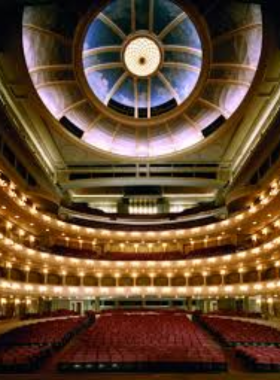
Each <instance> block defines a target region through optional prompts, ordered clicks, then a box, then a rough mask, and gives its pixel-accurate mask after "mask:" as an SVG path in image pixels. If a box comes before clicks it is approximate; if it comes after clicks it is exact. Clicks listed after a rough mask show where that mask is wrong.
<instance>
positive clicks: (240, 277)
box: [238, 268, 244, 284]
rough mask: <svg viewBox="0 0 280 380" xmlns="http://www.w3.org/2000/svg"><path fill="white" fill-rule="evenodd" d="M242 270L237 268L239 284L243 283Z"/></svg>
mask: <svg viewBox="0 0 280 380" xmlns="http://www.w3.org/2000/svg"><path fill="white" fill-rule="evenodd" d="M243 272H244V269H243V268H240V269H238V273H239V282H240V284H243Z"/></svg>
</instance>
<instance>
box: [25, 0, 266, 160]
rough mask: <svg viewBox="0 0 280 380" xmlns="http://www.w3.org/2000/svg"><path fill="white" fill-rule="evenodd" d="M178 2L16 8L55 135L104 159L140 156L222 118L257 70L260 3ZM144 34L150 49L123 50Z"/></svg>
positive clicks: (196, 134)
mask: <svg viewBox="0 0 280 380" xmlns="http://www.w3.org/2000/svg"><path fill="white" fill-rule="evenodd" d="M131 4H135V6H134V7H132V6H131ZM180 4H182V5H181V7H179V6H178V5H177V3H176V2H173V1H171V0H155V1H150V2H147V1H143V0H136V1H135V2H129V1H121V0H115V1H113V2H108V3H107V6H106V7H105V8H103V9H102V8H101V7H100V6H98V5H97V4H93V5H92V6H93V9H88V12H84V11H83V12H80V13H79V12H77V14H73V13H71V14H69V15H68V14H64V13H63V12H61V10H60V9H59V7H57V6H54V5H51V6H50V5H49V6H44V7H25V10H24V15H23V47H24V55H25V59H26V64H27V68H28V70H29V74H30V76H31V79H32V82H33V84H34V86H35V88H36V90H37V93H38V95H39V97H40V98H41V100H42V102H43V103H44V105H45V106H46V108H47V109H48V111H49V112H50V113H51V114H52V116H53V117H54V118H55V119H56V121H57V122H58V123H57V124H56V126H57V127H59V129H60V131H64V133H66V134H67V135H68V136H72V137H74V140H73V139H72V141H76V143H77V144H79V143H83V144H82V145H81V147H82V146H85V144H86V146H87V147H90V148H92V151H93V152H94V151H95V152H98V153H99V154H100V153H101V154H102V153H103V154H105V155H106V157H108V154H109V155H110V156H111V155H114V156H116V157H125V158H129V159H135V158H141V159H142V160H148V159H151V158H152V159H155V158H160V157H166V156H169V157H170V156H171V155H172V156H173V157H176V156H178V154H181V153H185V152H186V151H187V150H188V149H189V148H193V147H194V146H195V147H196V146H197V147H200V144H198V143H200V142H203V141H205V140H207V141H208V137H209V136H212V135H215V136H218V133H216V132H217V131H218V130H220V129H224V128H225V125H229V124H230V123H228V121H230V120H231V118H232V116H233V115H234V114H235V112H236V111H237V110H238V108H239V107H240V106H241V104H242V103H243V101H244V99H245V97H246V96H247V94H248V92H249V90H250V88H251V86H252V83H253V81H254V78H255V76H256V72H257V69H258V67H259V63H260V58H261V53H262V44H263V20H262V12H261V7H260V6H259V5H256V4H251V5H247V4H242V3H238V2H230V3H229V4H226V5H223V4H220V3H219V4H218V5H217V6H215V7H213V10H211V11H209V12H207V13H206V14H205V15H202V14H201V13H199V9H196V8H195V7H193V6H192V7H190V6H188V5H186V4H183V3H180ZM85 13H86V16H85ZM65 20H68V21H67V22H66V21H65ZM217 20H219V22H217ZM143 38H144V41H149V44H150V45H151V46H152V49H150V50H148V51H149V53H147V51H145V53H144V54H145V55H144V56H138V53H137V55H136V56H133V55H131V54H130V53H131V51H132V48H133V47H134V44H137V43H139V41H143V40H142V39H143ZM147 54H148V55H147ZM128 57H130V58H128ZM135 59H136V60H137V59H138V61H134V60H135ZM139 59H140V61H139ZM148 60H149V61H150V63H149V64H147V63H148V62H147V61H148ZM151 60H152V61H151ZM159 60H160V62H159ZM133 62H134V63H133ZM135 62H138V63H137V64H136V66H135ZM141 62H142V64H141ZM146 62H147V63H146ZM139 63H140V64H139ZM131 65H132V66H133V67H131ZM140 67H141V70H144V71H143V72H142V73H140V71H139V70H140ZM146 69H147V71H145V70H146ZM135 74H136V75H135ZM212 141H213V139H212Z"/></svg>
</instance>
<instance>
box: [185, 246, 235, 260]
mask: <svg viewBox="0 0 280 380" xmlns="http://www.w3.org/2000/svg"><path fill="white" fill-rule="evenodd" d="M235 252H236V246H235V245H232V244H226V245H218V246H215V247H205V248H199V249H193V250H191V251H190V252H189V253H188V254H187V259H192V260H194V259H203V258H205V257H215V256H223V255H230V254H232V253H235Z"/></svg>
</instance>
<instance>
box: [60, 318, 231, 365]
mask: <svg viewBox="0 0 280 380" xmlns="http://www.w3.org/2000/svg"><path fill="white" fill-rule="evenodd" d="M58 368H59V370H60V371H64V372H66V371H67V372H69V371H101V372H102V371H105V372H107V371H114V372H115V371H121V372H123V371H225V370H226V368H227V365H226V360H225V357H224V354H223V351H222V349H221V348H220V347H219V346H218V345H217V343H215V342H214V341H213V340H212V339H211V338H210V337H209V336H208V335H207V334H206V333H205V332H204V331H203V330H202V329H200V327H198V326H197V325H195V324H194V323H192V322H191V321H190V320H189V319H188V317H187V316H186V315H185V314H183V313H176V312H173V313H172V312H168V313H165V312H146V313H145V312H136V311H134V312H130V313H127V312H118V313H114V312H112V313H104V314H102V315H101V316H100V317H99V319H97V322H96V323H95V324H94V325H93V326H92V327H90V328H89V329H88V330H86V331H85V332H84V333H82V334H81V336H80V337H79V338H78V340H77V341H76V342H75V344H74V345H72V346H71V347H70V348H69V350H66V351H65V352H64V354H63V355H62V357H61V358H60V361H59V364H58Z"/></svg>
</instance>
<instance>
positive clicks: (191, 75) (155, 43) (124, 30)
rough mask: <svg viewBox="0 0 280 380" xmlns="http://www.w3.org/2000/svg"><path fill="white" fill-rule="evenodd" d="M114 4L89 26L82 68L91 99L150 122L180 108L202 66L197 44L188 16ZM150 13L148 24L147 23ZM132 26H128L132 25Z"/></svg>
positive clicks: (163, 8)
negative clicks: (94, 97) (96, 99)
mask: <svg viewBox="0 0 280 380" xmlns="http://www.w3.org/2000/svg"><path fill="white" fill-rule="evenodd" d="M132 4H133V3H132V2H130V1H123V0H116V1H114V2H113V3H112V4H110V5H109V6H108V7H106V8H105V9H104V10H103V11H102V13H100V14H99V15H98V17H97V18H95V19H94V20H93V22H92V23H91V24H90V26H89V28H88V30H87V33H86V36H85V40H84V44H83V68H84V72H85V76H86V78H87V82H88V84H89V86H90V88H91V90H92V92H93V93H94V94H95V96H96V97H97V98H98V99H99V100H100V101H101V102H102V103H104V104H105V105H106V106H109V107H111V108H113V109H115V110H116V111H118V112H120V113H121V114H124V115H127V116H131V117H133V118H136V119H137V118H151V117H156V116H158V115H160V114H163V113H166V112H168V111H170V110H171V109H173V108H175V107H176V106H177V105H180V104H182V103H183V102H184V101H185V100H186V99H187V98H188V97H189V95H190V94H191V92H192V91H193V89H194V88H195V86H196V84H197V82H198V79H199V76H200V73H201V67H202V43H201V40H200V37H199V35H198V32H197V30H196V27H195V25H194V23H193V22H192V20H191V19H190V18H189V16H188V15H187V14H186V13H185V12H183V11H182V9H181V8H179V7H178V6H177V5H175V4H174V3H172V2H170V1H166V0H164V1H163V2H162V1H156V2H155V3H154V7H153V9H152V8H151V7H150V4H149V2H148V1H146V0H141V1H138V2H136V3H135V9H134V12H135V20H133V19H132V14H133V12H132ZM150 12H153V15H154V17H153V20H151V18H150V16H151V15H150ZM133 22H135V24H134V25H132V23H133Z"/></svg>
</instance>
